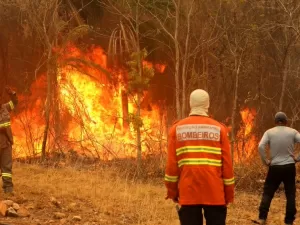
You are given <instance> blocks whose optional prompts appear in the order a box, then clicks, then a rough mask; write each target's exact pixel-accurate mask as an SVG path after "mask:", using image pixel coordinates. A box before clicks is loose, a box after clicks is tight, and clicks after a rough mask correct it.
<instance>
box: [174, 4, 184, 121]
mask: <svg viewBox="0 0 300 225" xmlns="http://www.w3.org/2000/svg"><path fill="white" fill-rule="evenodd" d="M180 1H181V0H178V2H177V6H176V25H175V34H174V42H175V98H176V114H177V115H176V116H177V119H181V118H182V114H181V104H180V81H179V80H180V74H179V73H180V71H179V70H180V46H179V40H178V33H179V22H180Z"/></svg>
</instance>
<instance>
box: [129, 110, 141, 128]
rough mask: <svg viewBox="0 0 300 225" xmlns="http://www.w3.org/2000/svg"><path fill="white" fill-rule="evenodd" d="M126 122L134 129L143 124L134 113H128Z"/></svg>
mask: <svg viewBox="0 0 300 225" xmlns="http://www.w3.org/2000/svg"><path fill="white" fill-rule="evenodd" d="M128 122H129V123H131V124H132V125H133V128H134V130H135V131H136V130H138V129H139V128H140V127H142V126H143V120H142V118H141V117H140V116H138V115H136V114H134V113H128Z"/></svg>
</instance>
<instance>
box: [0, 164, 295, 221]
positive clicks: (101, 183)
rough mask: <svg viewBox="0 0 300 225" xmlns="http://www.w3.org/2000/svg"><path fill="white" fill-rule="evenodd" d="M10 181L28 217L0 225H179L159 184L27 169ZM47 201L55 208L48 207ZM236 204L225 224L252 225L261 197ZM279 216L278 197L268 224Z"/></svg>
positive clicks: (18, 167)
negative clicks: (75, 219)
mask: <svg viewBox="0 0 300 225" xmlns="http://www.w3.org/2000/svg"><path fill="white" fill-rule="evenodd" d="M13 179H14V184H15V196H13V197H12V200H14V201H16V202H17V203H19V204H20V205H22V206H25V207H26V208H27V209H28V210H29V212H30V217H29V218H0V224H7V225H27V224H30V225H38V224H40V225H42V224H66V225H68V224H72V225H76V224H78V225H100V224H101V225H121V224H130V225H142V224H143V225H179V222H178V218H177V215H176V210H175V205H174V204H173V203H172V202H171V201H166V200H165V199H164V197H165V188H164V185H163V182H158V181H157V180H155V181H153V182H150V181H149V182H144V183H136V182H133V181H132V180H131V179H129V178H128V177H126V176H124V174H123V175H120V174H118V172H117V171H114V170H112V169H95V168H93V169H90V170H89V169H82V170H80V169H78V168H77V169H75V168H72V167H65V168H45V167H41V166H37V165H26V164H15V165H14V177H13ZM298 191H299V190H298ZM3 196H4V195H3V194H2V198H4V197H3ZM298 196H299V193H298ZM51 198H56V199H57V201H58V202H59V204H53V203H52V202H51V200H50V199H51ZM235 199H236V200H235V203H234V204H232V205H230V206H229V212H228V219H227V224H229V225H230V224H232V225H233V224H239V225H241V224H243V225H247V224H253V222H251V220H252V219H256V218H257V208H258V204H259V200H260V196H259V195H258V194H253V193H252V194H250V193H245V192H242V191H237V192H236V197H235ZM299 202H300V201H298V208H300V207H299ZM284 211H285V197H284V194H283V193H282V192H279V193H277V194H276V196H275V198H274V200H273V202H272V206H271V211H270V215H269V218H270V219H269V224H272V225H276V224H278V225H279V224H283V218H284ZM56 212H61V213H64V214H65V218H63V219H55V218H54V214H55V213H56ZM74 216H80V217H81V221H74V220H73V217H74ZM299 217H300V216H298V221H299V224H300V219H299ZM296 224H297V221H296Z"/></svg>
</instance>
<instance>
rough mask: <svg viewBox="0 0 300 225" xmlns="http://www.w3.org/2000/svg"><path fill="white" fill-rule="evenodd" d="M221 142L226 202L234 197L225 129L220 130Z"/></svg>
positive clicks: (229, 153)
mask: <svg viewBox="0 0 300 225" xmlns="http://www.w3.org/2000/svg"><path fill="white" fill-rule="evenodd" d="M221 138H222V139H221V144H222V147H221V148H222V174H223V182H224V191H225V201H226V204H228V203H232V202H233V199H234V183H235V180H234V173H233V165H232V158H231V151H230V144H229V140H228V132H227V129H225V128H222V130H221Z"/></svg>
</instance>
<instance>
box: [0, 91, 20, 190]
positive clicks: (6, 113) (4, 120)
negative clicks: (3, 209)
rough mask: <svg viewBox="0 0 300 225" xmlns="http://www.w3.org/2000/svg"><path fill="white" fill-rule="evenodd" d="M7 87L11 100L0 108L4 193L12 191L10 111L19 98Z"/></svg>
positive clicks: (1, 163)
mask: <svg viewBox="0 0 300 225" xmlns="http://www.w3.org/2000/svg"><path fill="white" fill-rule="evenodd" d="M5 89H6V92H7V94H8V95H9V96H10V99H11V100H10V101H9V102H8V103H5V104H2V105H1V108H0V167H1V175H2V181H3V190H4V193H12V192H13V182H12V145H13V135H12V130H11V126H10V112H11V111H12V110H13V109H14V108H15V106H16V105H17V104H18V98H17V95H16V93H15V92H14V91H12V90H11V89H10V88H9V87H6V88H5Z"/></svg>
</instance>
